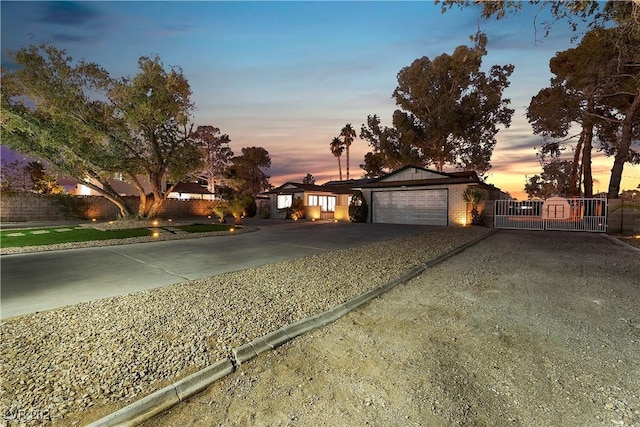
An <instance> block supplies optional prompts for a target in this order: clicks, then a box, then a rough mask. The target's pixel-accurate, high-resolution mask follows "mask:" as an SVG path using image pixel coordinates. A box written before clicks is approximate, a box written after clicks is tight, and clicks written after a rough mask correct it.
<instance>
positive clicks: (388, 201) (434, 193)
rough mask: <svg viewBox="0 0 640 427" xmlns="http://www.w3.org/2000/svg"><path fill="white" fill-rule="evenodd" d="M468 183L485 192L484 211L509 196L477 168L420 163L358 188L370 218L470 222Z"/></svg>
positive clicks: (419, 221) (405, 221) (411, 221)
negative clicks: (454, 169) (449, 168)
mask: <svg viewBox="0 0 640 427" xmlns="http://www.w3.org/2000/svg"><path fill="white" fill-rule="evenodd" d="M468 187H477V188H479V189H480V190H482V191H483V192H484V197H483V199H482V201H481V203H480V205H479V210H480V212H482V211H483V209H484V206H485V205H486V202H487V201H489V200H496V199H500V198H507V197H506V194H504V193H502V192H501V191H500V190H499V189H498V188H496V187H494V186H492V185H489V184H485V183H483V182H481V181H480V179H479V178H478V175H477V174H476V173H475V172H473V171H463V172H436V171H432V170H429V169H425V168H421V167H417V166H405V167H403V168H400V169H398V170H396V171H394V172H391V173H390V174H388V175H385V176H383V177H381V178H379V179H377V180H376V181H375V182H372V183H369V184H365V185H362V186H360V187H357V188H354V189H358V190H360V191H362V193H363V195H364V197H365V200H366V201H367V204H368V206H369V222H376V223H378V222H379V223H392V224H424V225H467V224H468V223H469V221H470V216H469V212H470V210H471V207H470V206H468V205H467V203H466V202H465V201H464V198H463V195H462V193H463V192H464V190H465V189H466V188H468Z"/></svg>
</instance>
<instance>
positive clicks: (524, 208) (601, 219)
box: [494, 197, 607, 233]
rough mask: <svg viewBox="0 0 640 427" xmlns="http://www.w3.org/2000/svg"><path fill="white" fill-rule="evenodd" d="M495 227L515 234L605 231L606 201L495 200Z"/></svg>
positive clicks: (552, 199) (555, 199)
mask: <svg viewBox="0 0 640 427" xmlns="http://www.w3.org/2000/svg"><path fill="white" fill-rule="evenodd" d="M495 203H496V204H495V217H494V226H495V227H496V228H510V229H518V230H563V231H590V232H599V233H604V232H606V231H607V200H606V199H594V198H571V199H565V198H563V197H551V198H549V199H547V200H525V201H515V200H496V202H495Z"/></svg>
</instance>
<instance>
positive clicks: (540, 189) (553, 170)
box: [524, 158, 573, 199]
mask: <svg viewBox="0 0 640 427" xmlns="http://www.w3.org/2000/svg"><path fill="white" fill-rule="evenodd" d="M572 165H573V164H572V162H570V161H567V160H560V159H558V158H554V159H552V160H551V161H550V162H547V163H543V164H542V174H540V175H534V176H532V177H531V178H529V179H528V180H527V183H526V184H525V186H524V191H525V192H526V193H527V195H528V196H529V198H530V199H533V198H537V199H546V198H548V197H551V196H563V197H568V196H570V195H571V194H570V192H571V189H570V188H569V185H570V183H569V176H570V169H571V167H572Z"/></svg>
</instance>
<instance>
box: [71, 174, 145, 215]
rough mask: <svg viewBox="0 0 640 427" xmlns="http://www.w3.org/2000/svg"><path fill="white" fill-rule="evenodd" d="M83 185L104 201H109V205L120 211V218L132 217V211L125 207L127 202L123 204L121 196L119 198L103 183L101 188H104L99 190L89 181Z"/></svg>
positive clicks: (127, 206)
mask: <svg viewBox="0 0 640 427" xmlns="http://www.w3.org/2000/svg"><path fill="white" fill-rule="evenodd" d="M82 184H83V185H86V186H87V187H89V188H91V189H92V190H95V191H97V192H98V193H100V194H101V195H102V196H103V197H104V198H105V199H107V200H109V201H110V202H111V203H113V204H114V205H116V206H117V207H118V209H119V210H120V216H121V217H122V218H128V217H130V216H133V215H134V212H133V210H132V209H131V207H129V205H127V202H125V200H124V199H123V198H122V196H120V195H119V194H118V193H116V192H115V191H113V189H112V188H111V187H109V186H108V184H107V185H106V186H105V184H104V183H103V186H104V187H106V188H101V187H99V186H97V185H95V184H93V183H91V182H89V181H85V182H83V183H82Z"/></svg>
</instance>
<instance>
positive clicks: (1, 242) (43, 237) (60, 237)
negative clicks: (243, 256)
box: [0, 224, 232, 248]
mask: <svg viewBox="0 0 640 427" xmlns="http://www.w3.org/2000/svg"><path fill="white" fill-rule="evenodd" d="M174 228H178V229H180V230H183V231H186V232H188V233H206V232H212V231H228V230H229V229H230V228H232V226H230V225H225V224H193V225H183V226H177V227H174ZM152 235H153V232H152V231H151V230H149V229H147V228H132V229H126V230H107V231H100V230H96V229H93V228H87V227H47V228H29V229H8V230H2V231H0V246H1V247H3V248H13V247H22V246H41V245H55V244H58V243H71V242H86V241H90V240H109V239H126V238H128V237H145V236H152Z"/></svg>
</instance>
